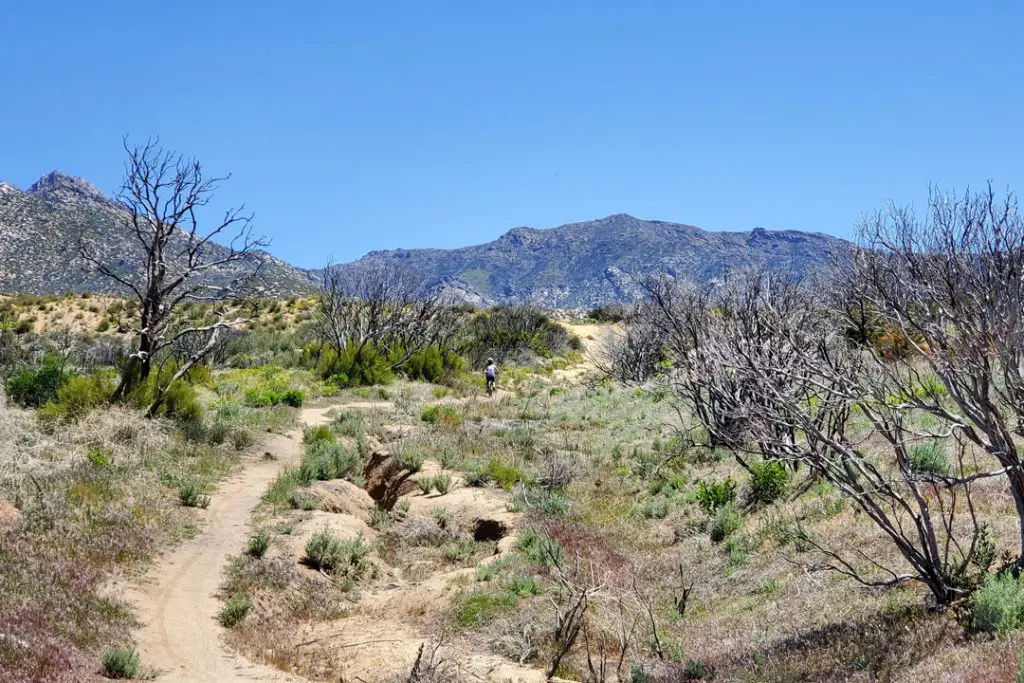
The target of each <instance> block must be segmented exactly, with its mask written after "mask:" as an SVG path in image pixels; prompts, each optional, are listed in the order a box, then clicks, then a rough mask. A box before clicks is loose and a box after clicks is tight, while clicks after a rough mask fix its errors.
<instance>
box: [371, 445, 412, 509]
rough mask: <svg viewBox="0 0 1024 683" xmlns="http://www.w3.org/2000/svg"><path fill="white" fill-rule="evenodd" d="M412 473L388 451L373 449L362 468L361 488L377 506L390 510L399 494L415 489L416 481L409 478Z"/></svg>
mask: <svg viewBox="0 0 1024 683" xmlns="http://www.w3.org/2000/svg"><path fill="white" fill-rule="evenodd" d="M413 474H415V473H414V472H413V471H412V470H410V469H407V468H405V467H402V465H401V464H400V463H399V462H398V459H397V458H395V457H394V456H393V455H392V454H391V453H390V452H389V451H386V450H383V449H378V450H374V451H373V452H372V453H370V457H369V459H368V460H367V461H366V466H365V467H364V468H363V478H364V480H365V481H366V483H365V484H364V485H363V488H365V489H366V492H367V493H368V494H370V498H372V499H373V500H375V501H376V502H377V505H378V506H379V507H381V508H382V509H384V510H390V509H391V508H393V507H394V506H395V503H396V502H398V499H399V498H400V497H401V496H404V495H405V494H406V493H411V492H412V491H414V490H416V488H417V484H416V482H415V481H412V480H411V479H410V477H411V476H412V475H413Z"/></svg>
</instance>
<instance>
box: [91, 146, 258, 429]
mask: <svg viewBox="0 0 1024 683" xmlns="http://www.w3.org/2000/svg"><path fill="white" fill-rule="evenodd" d="M124 146H125V151H126V152H127V154H128V160H127V162H126V163H125V182H124V185H123V187H122V188H121V192H120V195H119V198H118V201H119V203H120V205H121V207H122V208H123V209H124V222H125V229H126V232H127V233H128V235H129V244H130V245H131V246H132V249H133V251H132V253H130V254H116V255H115V254H110V253H108V252H107V251H105V250H104V249H103V248H102V245H100V244H99V243H97V241H96V240H95V239H94V238H92V237H91V236H90V235H85V236H84V237H83V239H82V241H81V243H80V246H79V254H80V256H81V257H82V258H83V259H84V260H85V261H86V262H87V263H89V264H90V265H91V266H92V267H93V268H95V269H96V271H97V272H99V273H100V274H102V275H104V276H105V277H107V278H109V279H110V280H112V281H113V282H114V283H116V285H117V286H118V288H119V289H121V290H122V291H124V292H126V293H127V294H129V295H130V296H131V297H133V298H134V299H136V300H137V302H138V319H137V321H133V322H134V323H135V326H134V330H131V331H134V333H135V334H136V336H137V338H138V343H137V346H136V348H135V349H134V350H133V351H132V353H131V354H130V356H129V359H128V362H127V364H126V367H124V368H123V370H122V373H121V381H120V383H119V384H118V387H117V389H116V391H115V392H114V396H113V399H114V400H122V399H124V398H126V397H128V396H129V394H131V393H132V391H133V390H134V389H135V388H136V387H138V386H140V385H143V384H145V383H146V382H147V381H148V380H149V378H150V375H151V374H152V372H153V369H154V365H155V364H158V363H160V362H161V360H162V359H163V358H164V356H165V354H164V352H165V351H166V350H167V349H168V348H169V347H171V346H173V345H174V344H175V343H176V342H177V341H178V340H179V339H183V338H186V337H189V338H191V339H192V340H193V343H192V348H193V351H192V353H191V354H190V355H189V356H188V357H187V358H185V359H184V360H183V362H181V363H180V364H179V365H178V367H177V369H176V370H175V372H174V373H173V375H172V376H171V377H170V378H169V379H168V381H165V382H157V383H156V387H155V390H154V394H153V396H152V399H151V402H150V406H149V413H150V414H151V415H152V414H154V413H155V412H156V411H157V410H158V409H159V408H160V406H161V405H162V404H163V401H164V398H165V395H166V391H167V389H168V388H169V387H170V385H171V384H172V383H173V382H174V381H176V380H178V379H179V378H181V377H182V376H184V374H185V373H187V372H188V371H189V369H190V368H192V367H193V366H194V365H195V364H197V363H200V362H202V361H203V359H204V358H205V356H206V355H207V354H208V353H209V352H210V351H211V350H212V349H213V348H214V347H215V346H216V345H217V343H218V342H219V340H220V338H221V336H222V335H223V334H224V332H225V331H226V330H229V329H231V328H233V327H235V326H237V325H238V324H240V323H242V322H244V320H243V319H239V318H232V317H231V316H230V315H229V310H228V306H227V304H228V302H229V301H231V300H232V299H234V298H236V297H237V296H238V295H239V294H240V292H241V291H242V290H244V288H245V287H246V285H248V284H249V283H251V281H252V280H253V279H254V278H255V277H256V275H257V274H258V272H259V270H260V268H261V267H262V259H261V258H260V250H262V249H263V248H264V247H266V246H267V241H266V240H264V239H263V238H260V237H254V236H253V235H252V231H251V222H252V216H251V214H248V213H245V210H244V207H240V208H236V209H229V210H228V211H226V212H225V213H224V215H223V216H222V217H221V218H220V219H219V220H217V221H214V222H212V223H209V224H207V225H208V226H209V227H206V226H205V225H204V224H203V223H202V222H201V220H200V215H201V214H202V213H203V212H204V209H205V208H206V207H207V206H208V204H209V203H210V200H211V199H212V198H213V195H214V193H215V191H216V190H217V188H218V186H219V185H220V183H221V182H223V181H224V180H226V179H227V178H218V177H207V176H206V174H205V173H204V171H203V168H202V166H201V164H200V163H199V161H197V160H195V159H190V158H187V157H184V156H182V155H180V154H177V153H175V152H172V151H169V150H166V149H164V148H163V147H161V146H160V144H159V141H158V140H149V141H148V142H146V143H145V144H144V145H140V146H135V147H131V146H129V145H128V142H127V140H126V141H125V145H124ZM224 238H229V241H228V244H227V246H222V245H220V244H218V243H217V242H215V240H222V239H224ZM126 261H127V262H128V266H127V267H125V266H123V265H121V264H123V263H124V262H126ZM185 301H202V302H213V303H214V305H215V306H214V313H215V319H214V320H212V321H211V322H208V323H206V324H201V325H188V324H182V323H181V321H179V320H178V318H177V316H176V312H177V308H178V306H179V304H181V303H182V302H185ZM196 339H198V340H199V341H195V340H196Z"/></svg>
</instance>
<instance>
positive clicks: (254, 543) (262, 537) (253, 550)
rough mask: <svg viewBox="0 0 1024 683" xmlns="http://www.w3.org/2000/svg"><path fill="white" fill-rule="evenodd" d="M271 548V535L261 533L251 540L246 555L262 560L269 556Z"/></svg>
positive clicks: (264, 532)
mask: <svg viewBox="0 0 1024 683" xmlns="http://www.w3.org/2000/svg"><path fill="white" fill-rule="evenodd" d="M269 548H270V534H268V533H267V532H266V531H261V532H259V533H258V534H256V535H254V536H252V537H251V538H249V545H247V546H246V548H245V554H246V555H248V556H249V557H255V558H260V557H263V556H264V555H266V554H267V550H268V549H269Z"/></svg>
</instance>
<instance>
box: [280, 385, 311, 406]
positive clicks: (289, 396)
mask: <svg viewBox="0 0 1024 683" xmlns="http://www.w3.org/2000/svg"><path fill="white" fill-rule="evenodd" d="M305 402H306V394H305V392H303V391H302V390H300V389H289V390H288V391H286V392H284V393H283V394H281V403H283V404H285V405H286V406H291V407H292V408H301V407H302V406H303V404H304V403H305Z"/></svg>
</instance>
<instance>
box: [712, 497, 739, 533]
mask: <svg viewBox="0 0 1024 683" xmlns="http://www.w3.org/2000/svg"><path fill="white" fill-rule="evenodd" d="M742 526H743V517H742V515H740V511H739V510H737V509H736V506H734V505H733V504H732V503H729V504H728V505H723V506H722V507H720V508H718V510H717V511H716V512H715V514H714V516H713V517H712V518H711V520H710V523H709V524H708V535H709V536H710V537H711V540H712V541H714V542H715V543H721V542H722V541H724V540H725V539H726V538H728V537H729V536H730V535H731V534H733V533H734V532H736V531H739V529H740V527H742Z"/></svg>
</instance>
